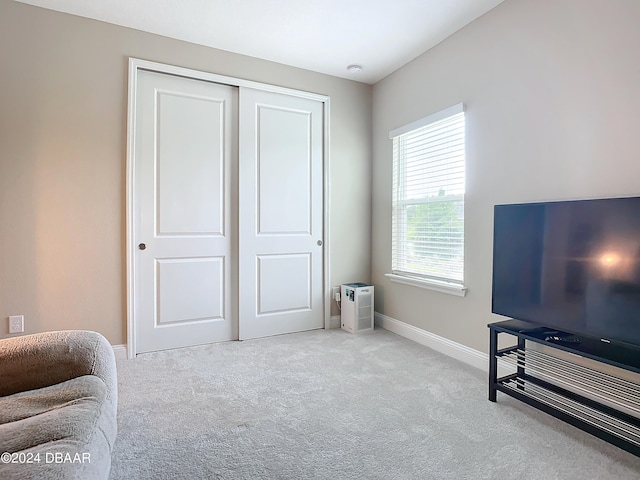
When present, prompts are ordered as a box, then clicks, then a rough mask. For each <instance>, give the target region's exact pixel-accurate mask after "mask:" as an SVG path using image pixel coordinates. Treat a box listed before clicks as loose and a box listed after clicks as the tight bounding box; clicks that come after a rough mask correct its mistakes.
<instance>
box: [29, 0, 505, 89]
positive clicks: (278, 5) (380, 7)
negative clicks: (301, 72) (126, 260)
mask: <svg viewBox="0 0 640 480" xmlns="http://www.w3.org/2000/svg"><path fill="white" fill-rule="evenodd" d="M17 1H20V2H22V3H28V4H31V5H36V6H39V7H43V8H48V9H52V10H58V11H60V12H66V13H71V14H74V15H79V16H82V17H88V18H93V19H96V20H101V21H104V22H108V23H114V24H116V25H122V26H125V27H130V28H135V29H138V30H143V31H146V32H151V33H155V34H158V35H164V36H167V37H172V38H177V39H180V40H185V41H188V42H192V43H197V44H201V45H206V46H209V47H214V48H219V49H222V50H228V51H230V52H235V53H240V54H244V55H249V56H252V57H258V58H263V59H266V60H271V61H274V62H279V63H284V64H286V65H292V66H295V67H300V68H304V69H308V70H313V71H316V72H322V73H327V74H329V75H335V76H338V77H343V78H350V79H352V80H357V81H361V82H365V83H371V84H373V83H376V82H377V81H378V80H381V79H382V78H384V77H386V76H387V75H388V74H390V73H391V72H393V71H394V70H396V69H398V68H400V67H401V66H402V65H404V64H406V63H407V62H409V61H411V60H413V59H414V58H416V57H417V56H418V55H420V54H421V53H423V52H425V51H426V50H428V49H430V48H431V47H433V46H435V45H436V44H438V43H439V42H441V41H442V40H444V39H445V38H447V37H448V36H449V35H451V34H452V33H454V32H456V31H457V30H459V29H461V28H462V27H464V26H465V25H467V24H468V23H470V22H472V21H473V20H475V19H476V18H478V17H479V16H481V15H482V14H484V13H485V12H487V11H489V10H491V9H492V8H493V7H495V6H496V5H498V4H500V3H502V1H503V0H89V1H88V0H17ZM351 64H359V65H362V71H361V72H360V73H357V74H354V73H351V72H348V71H347V68H346V67H347V66H348V65H351Z"/></svg>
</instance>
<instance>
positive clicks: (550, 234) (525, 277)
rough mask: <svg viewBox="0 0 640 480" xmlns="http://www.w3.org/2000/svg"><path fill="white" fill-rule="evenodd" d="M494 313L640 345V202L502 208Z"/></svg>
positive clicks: (498, 211) (497, 224) (497, 222)
mask: <svg viewBox="0 0 640 480" xmlns="http://www.w3.org/2000/svg"><path fill="white" fill-rule="evenodd" d="M493 235H494V238H493V294H492V311H493V313H497V314H500V315H504V316H507V317H511V318H516V319H519V320H525V321H528V322H532V323H534V324H536V325H539V326H544V327H549V328H552V329H556V330H558V331H560V332H566V333H571V334H584V335H590V336H594V337H599V338H601V339H606V340H609V341H612V342H622V343H626V344H631V345H634V346H640V197H632V198H610V199H597V200H576V201H561V202H545V203H526V204H512V205H496V206H495V207H494V233H493Z"/></svg>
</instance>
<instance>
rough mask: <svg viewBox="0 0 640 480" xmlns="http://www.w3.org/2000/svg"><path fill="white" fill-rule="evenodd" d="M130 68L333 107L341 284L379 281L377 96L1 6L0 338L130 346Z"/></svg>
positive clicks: (334, 262) (334, 269)
mask: <svg viewBox="0 0 640 480" xmlns="http://www.w3.org/2000/svg"><path fill="white" fill-rule="evenodd" d="M129 56H132V57H136V58H141V59H145V60H152V61H157V62H162V63H168V64H173V65H179V66H182V67H187V68H193V69H199V70H203V71H208V72H213V73H218V74H222V75H229V76H233V77H238V78H244V79H249V80H255V81H259V82H264V83H271V84H274V85H280V86H284V87H290V88H295V89H300V90H306V91H310V92H315V93H320V94H325V95H329V96H330V97H331V119H330V122H331V130H330V138H331V150H330V154H331V162H330V169H331V197H330V201H331V225H330V229H331V238H330V240H331V245H330V248H331V258H330V264H331V279H330V280H331V283H332V284H333V285H339V284H340V283H343V282H349V281H368V280H369V279H370V269H369V267H370V253H371V252H370V240H369V239H370V233H371V225H370V214H371V212H370V197H371V117H372V115H371V87H370V86H368V85H364V84H360V83H356V82H351V81H347V80H342V79H338V78H334V77H330V76H327V75H321V74H317V73H313V72H309V71H305V70H300V69H296V68H292V67H287V66H284V65H280V64H276V63H272V62H266V61H261V60H257V59H253V58H249V57H245V56H241V55H235V54H232V53H228V52H224V51H220V50H215V49H211V48H206V47H201V46H197V45H193V44H189V43H185V42H180V41H176V40H171V39H168V38H164V37H160V36H156V35H151V34H146V33H142V32H139V31H136V30H131V29H126V28H121V27H117V26H114V25H109V24H105V23H100V22H96V21H92V20H87V19H83V18H79V17H74V16H71V15H66V14H61V13H56V12H52V11H49V10H44V9H39V8H36V7H32V6H28V5H24V4H20V3H16V2H12V1H9V0H0V69H1V70H0V155H1V156H0V321H1V323H0V338H1V337H5V336H7V332H8V320H7V317H8V316H9V315H13V314H24V315H25V319H26V333H34V332H39V331H45V330H55V329H68V328H81V329H90V330H97V331H99V332H101V333H103V334H104V335H105V336H106V337H107V338H108V339H109V341H110V342H111V343H113V344H123V343H126V318H125V310H126V289H125V288H126V285H125V284H126V281H125V268H126V265H125V250H124V242H125V165H126V158H125V155H126V128H127V125H126V120H127V62H128V57H129ZM347 204H348V205H352V206H354V209H353V210H352V211H351V212H349V211H347V210H346V209H345V208H343V207H344V205H347Z"/></svg>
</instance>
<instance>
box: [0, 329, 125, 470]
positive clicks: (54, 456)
mask: <svg viewBox="0 0 640 480" xmlns="http://www.w3.org/2000/svg"><path fill="white" fill-rule="evenodd" d="M116 411H117V375H116V365H115V358H114V355H113V349H112V348H111V345H110V344H109V342H108V341H107V340H106V339H105V338H104V337H103V336H102V335H100V334H99V333H96V332H89V331H80V330H69V331H58V332H45V333H39V334H34V335H25V336H21V337H13V338H7V339H2V340H0V455H2V458H0V478H2V479H43V478H47V479H48V478H61V479H62V478H64V479H67V478H69V479H75V478H77V479H89V478H91V479H100V478H104V479H106V478H108V477H109V471H110V468H111V451H112V449H113V444H114V441H115V437H116V431H117V426H116Z"/></svg>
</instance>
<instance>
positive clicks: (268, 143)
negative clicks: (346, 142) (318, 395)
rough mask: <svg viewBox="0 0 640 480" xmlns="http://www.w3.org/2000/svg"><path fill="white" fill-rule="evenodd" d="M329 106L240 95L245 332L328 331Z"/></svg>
mask: <svg viewBox="0 0 640 480" xmlns="http://www.w3.org/2000/svg"><path fill="white" fill-rule="evenodd" d="M323 145H324V144H323V104H322V102H319V101H315V100H310V99H305V98H300V97H295V96H290V95H283V94H279V93H271V92H264V91H260V90H254V89H250V88H241V89H240V155H239V156H240V164H239V167H240V169H239V193H240V198H239V212H240V216H239V235H240V243H239V261H240V265H239V284H240V289H239V295H240V303H239V314H240V317H239V318H240V320H239V328H240V331H239V334H240V339H249V338H256V337H264V336H269V335H277V334H283V333H291V332H298V331H303V330H311V329H316V328H322V327H323V287H322V281H323V269H322V266H323V259H322V255H323V247H322V239H323V210H322V209H323V193H322V192H323V181H322V172H323Z"/></svg>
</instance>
